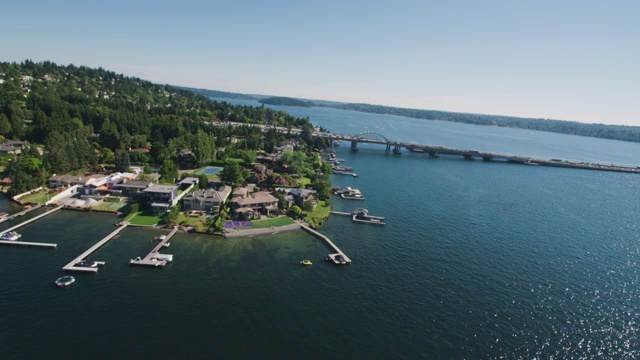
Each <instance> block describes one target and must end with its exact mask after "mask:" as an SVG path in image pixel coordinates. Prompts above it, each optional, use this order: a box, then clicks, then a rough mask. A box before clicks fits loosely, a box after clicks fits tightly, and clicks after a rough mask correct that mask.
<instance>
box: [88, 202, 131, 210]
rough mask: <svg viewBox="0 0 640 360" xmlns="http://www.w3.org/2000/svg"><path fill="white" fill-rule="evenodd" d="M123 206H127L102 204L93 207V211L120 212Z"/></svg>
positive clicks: (120, 203)
mask: <svg viewBox="0 0 640 360" xmlns="http://www.w3.org/2000/svg"><path fill="white" fill-rule="evenodd" d="M125 206H127V203H125V202H102V203H100V204H98V205H96V206H94V207H93V209H95V210H104V211H120V210H121V209H122V208H124V207H125Z"/></svg>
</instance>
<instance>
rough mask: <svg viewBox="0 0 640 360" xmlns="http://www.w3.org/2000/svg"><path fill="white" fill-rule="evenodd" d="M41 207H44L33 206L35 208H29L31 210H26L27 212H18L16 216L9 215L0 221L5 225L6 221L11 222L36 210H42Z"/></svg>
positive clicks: (40, 205) (39, 205)
mask: <svg viewBox="0 0 640 360" xmlns="http://www.w3.org/2000/svg"><path fill="white" fill-rule="evenodd" d="M41 207H42V204H38V205H35V206H33V207H31V208H29V209H25V210H22V211H20V212H17V213H15V214H11V215H7V216H5V217H3V218H2V219H0V223H3V222H5V221H11V220H13V219H15V218H17V217H18V216H22V215H24V214H26V213H28V212H30V211H33V210H35V209H40V208H41Z"/></svg>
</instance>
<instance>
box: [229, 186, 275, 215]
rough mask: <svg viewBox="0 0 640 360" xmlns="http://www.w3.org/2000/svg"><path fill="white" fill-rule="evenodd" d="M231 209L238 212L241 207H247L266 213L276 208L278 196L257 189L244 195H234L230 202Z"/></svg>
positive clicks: (241, 209)
mask: <svg viewBox="0 0 640 360" xmlns="http://www.w3.org/2000/svg"><path fill="white" fill-rule="evenodd" d="M230 205H231V209H232V210H233V211H234V212H236V213H240V212H242V211H244V210H243V208H249V209H251V210H253V211H257V212H260V213H264V214H268V213H269V212H271V211H277V210H278V198H277V197H275V196H273V195H271V194H269V193H268V192H266V191H258V192H255V193H252V194H249V195H247V196H244V197H235V198H233V199H232V200H231V202H230Z"/></svg>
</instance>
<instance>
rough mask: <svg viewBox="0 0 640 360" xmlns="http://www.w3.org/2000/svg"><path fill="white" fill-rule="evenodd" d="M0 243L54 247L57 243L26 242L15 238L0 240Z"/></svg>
mask: <svg viewBox="0 0 640 360" xmlns="http://www.w3.org/2000/svg"><path fill="white" fill-rule="evenodd" d="M0 244H2V245H16V246H34V247H47V248H52V249H55V248H57V247H58V244H49V243H39V242H27V241H17V240H14V241H12V240H0Z"/></svg>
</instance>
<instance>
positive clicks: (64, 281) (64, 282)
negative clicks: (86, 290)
mask: <svg viewBox="0 0 640 360" xmlns="http://www.w3.org/2000/svg"><path fill="white" fill-rule="evenodd" d="M74 282H76V278H74V277H73V276H63V277H61V278H59V279H58V280H56V281H55V284H56V286H57V287H61V288H65V287H67V286H69V285H71V284H73V283H74Z"/></svg>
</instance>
